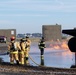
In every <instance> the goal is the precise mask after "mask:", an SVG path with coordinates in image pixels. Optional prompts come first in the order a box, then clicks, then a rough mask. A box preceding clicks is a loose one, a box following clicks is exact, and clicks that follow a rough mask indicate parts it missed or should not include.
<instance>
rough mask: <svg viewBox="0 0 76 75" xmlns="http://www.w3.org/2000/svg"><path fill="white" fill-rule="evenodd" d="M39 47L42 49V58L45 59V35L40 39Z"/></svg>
mask: <svg viewBox="0 0 76 75" xmlns="http://www.w3.org/2000/svg"><path fill="white" fill-rule="evenodd" d="M38 47H39V49H40V55H41V59H43V58H44V48H45V41H44V37H42V39H40V41H39V43H38Z"/></svg>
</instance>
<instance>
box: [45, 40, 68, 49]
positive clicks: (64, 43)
mask: <svg viewBox="0 0 76 75" xmlns="http://www.w3.org/2000/svg"><path fill="white" fill-rule="evenodd" d="M49 48H50V49H51V50H69V48H68V45H67V41H61V42H57V41H56V42H52V43H51V44H50V45H49ZM49 48H46V49H49Z"/></svg>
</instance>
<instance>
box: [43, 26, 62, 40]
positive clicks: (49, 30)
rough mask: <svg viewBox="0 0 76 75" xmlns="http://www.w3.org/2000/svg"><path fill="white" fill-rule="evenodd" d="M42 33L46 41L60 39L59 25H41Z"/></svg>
mask: <svg viewBox="0 0 76 75" xmlns="http://www.w3.org/2000/svg"><path fill="white" fill-rule="evenodd" d="M42 34H43V36H44V38H45V40H47V41H51V40H57V39H59V40H61V38H62V35H61V25H43V26H42Z"/></svg>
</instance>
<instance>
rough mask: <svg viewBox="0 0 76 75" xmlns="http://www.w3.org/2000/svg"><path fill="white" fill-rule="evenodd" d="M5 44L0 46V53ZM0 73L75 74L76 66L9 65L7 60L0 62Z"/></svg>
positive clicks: (9, 74) (1, 74) (12, 74)
mask: <svg viewBox="0 0 76 75" xmlns="http://www.w3.org/2000/svg"><path fill="white" fill-rule="evenodd" d="M6 50H7V46H5V45H4V44H3V45H1V46H0V53H4V52H6ZM0 75H76V68H57V67H47V66H32V65H16V64H14V65H11V64H10V63H9V62H3V61H2V62H0Z"/></svg>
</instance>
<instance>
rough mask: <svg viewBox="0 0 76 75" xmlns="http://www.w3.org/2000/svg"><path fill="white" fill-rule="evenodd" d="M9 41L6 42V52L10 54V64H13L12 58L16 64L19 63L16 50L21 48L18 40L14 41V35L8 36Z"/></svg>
mask: <svg viewBox="0 0 76 75" xmlns="http://www.w3.org/2000/svg"><path fill="white" fill-rule="evenodd" d="M10 40H11V41H10V42H9V44H8V52H9V54H10V55H9V56H10V64H14V60H15V61H16V63H17V64H19V61H18V50H21V48H20V45H19V43H18V42H16V41H15V37H14V36H13V37H11V38H10Z"/></svg>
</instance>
